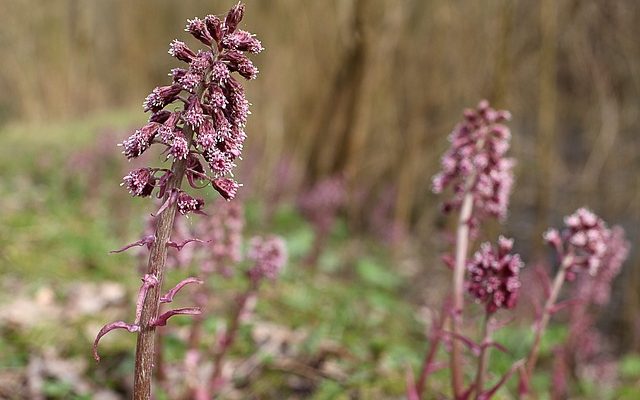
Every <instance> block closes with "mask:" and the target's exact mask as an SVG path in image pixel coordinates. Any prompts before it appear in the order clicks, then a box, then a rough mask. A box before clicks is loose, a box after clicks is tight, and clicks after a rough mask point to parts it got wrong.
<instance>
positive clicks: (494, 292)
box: [467, 236, 524, 313]
mask: <svg viewBox="0 0 640 400" xmlns="http://www.w3.org/2000/svg"><path fill="white" fill-rule="evenodd" d="M512 249H513V239H506V238H505V237H503V236H500V238H499V239H498V245H497V247H495V248H494V247H493V246H491V244H490V243H489V242H485V243H483V244H482V245H481V246H480V249H479V250H478V251H477V252H476V253H475V254H474V256H473V258H472V259H471V261H470V262H469V264H468V265H467V270H468V271H469V278H468V281H467V290H468V291H469V293H470V294H471V295H472V296H473V297H474V298H475V299H476V301H478V302H479V303H483V304H485V306H486V309H487V312H488V313H494V312H496V311H497V310H498V309H500V308H513V307H515V305H516V302H517V301H518V292H519V290H520V286H521V283H520V278H519V274H520V268H522V267H523V266H524V264H523V262H522V261H521V260H520V256H519V255H518V254H512V253H511V250H512Z"/></svg>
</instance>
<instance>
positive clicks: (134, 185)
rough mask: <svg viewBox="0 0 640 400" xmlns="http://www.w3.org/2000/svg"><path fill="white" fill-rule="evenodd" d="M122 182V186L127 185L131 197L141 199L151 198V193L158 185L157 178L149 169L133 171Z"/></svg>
mask: <svg viewBox="0 0 640 400" xmlns="http://www.w3.org/2000/svg"><path fill="white" fill-rule="evenodd" d="M122 180H123V182H122V183H121V186H122V185H127V189H128V190H129V193H131V195H133V196H140V197H147V196H151V192H152V191H153V188H154V186H155V183H156V178H155V177H154V176H153V173H152V171H151V169H149V168H140V169H136V170H133V171H131V172H129V174H128V175H126V176H125V177H124V178H122Z"/></svg>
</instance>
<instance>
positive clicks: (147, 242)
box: [109, 235, 156, 253]
mask: <svg viewBox="0 0 640 400" xmlns="http://www.w3.org/2000/svg"><path fill="white" fill-rule="evenodd" d="M155 240H156V237H155V235H147V236H145V237H143V238H142V239H140V240H138V241H137V242H133V243H131V244H128V245H126V246H124V247H123V248H121V249H118V250H111V251H110V252H109V253H122V252H123V251H126V250H129V249H130V248H132V247H136V246H147V248H151V245H152V244H153V242H154V241H155Z"/></svg>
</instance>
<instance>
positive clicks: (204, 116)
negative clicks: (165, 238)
mask: <svg viewBox="0 0 640 400" xmlns="http://www.w3.org/2000/svg"><path fill="white" fill-rule="evenodd" d="M243 15H244V5H243V4H240V3H238V4H237V5H236V6H234V7H233V8H232V9H231V10H230V11H229V12H228V13H227V15H226V17H225V18H224V20H223V19H221V18H219V17H217V16H215V15H208V16H206V17H205V18H204V19H203V20H201V19H199V18H194V19H192V20H188V21H187V27H186V29H185V30H186V31H187V32H189V33H190V34H191V35H192V36H193V37H195V38H196V39H197V40H199V41H200V42H201V43H202V44H203V45H204V46H205V48H204V49H201V50H192V49H191V48H189V46H187V44H185V43H184V42H181V41H179V40H174V41H173V42H172V43H171V45H170V47H169V54H170V55H172V56H173V57H175V58H177V59H178V60H180V61H182V62H185V63H187V64H188V65H187V67H186V68H174V69H172V70H171V73H170V74H169V75H170V76H171V78H172V83H171V84H170V85H165V86H158V87H156V88H155V89H153V91H152V92H151V93H150V94H149V95H148V96H147V98H146V99H145V101H144V104H143V108H144V111H149V112H151V113H152V115H151V117H150V118H149V122H148V123H147V124H146V125H145V126H143V127H142V128H140V129H139V130H136V131H135V132H134V133H133V134H132V135H131V136H130V137H129V138H127V139H125V140H124V141H123V142H122V144H121V146H122V147H123V153H124V155H125V156H126V157H127V158H128V159H132V158H136V157H139V156H140V155H141V154H143V153H144V152H145V151H146V150H147V149H149V148H150V147H151V146H152V145H154V144H158V145H160V146H164V147H165V153H166V154H167V157H171V158H173V160H176V161H177V160H187V161H186V163H187V170H186V175H187V178H188V180H189V183H190V184H191V186H193V187H197V188H201V187H202V186H203V185H202V183H204V184H205V185H206V184H208V183H211V185H212V186H213V188H214V189H215V190H216V191H218V192H219V193H220V195H221V196H222V197H223V198H225V199H227V200H229V199H232V198H233V197H234V196H235V195H236V192H237V190H238V188H239V187H240V186H241V185H239V184H238V183H237V182H236V181H235V180H233V179H232V178H230V177H229V176H232V175H233V169H234V167H235V160H236V159H238V158H239V157H240V155H241V153H242V147H243V143H244V140H245V138H246V134H245V131H244V129H245V125H246V122H247V116H248V115H249V113H250V112H249V102H248V101H247V99H246V97H245V92H244V88H243V87H242V84H241V83H240V82H239V81H238V80H237V79H236V78H235V77H234V75H235V73H237V74H238V75H240V76H242V77H243V78H245V79H254V78H256V76H257V74H258V69H257V68H256V67H255V65H254V64H253V63H252V62H251V60H250V59H249V58H248V57H247V55H246V54H245V53H259V52H261V51H262V50H263V48H262V44H261V43H260V41H259V40H258V39H256V38H255V37H254V35H252V34H250V33H249V32H246V31H243V30H240V29H238V24H239V23H240V21H241V20H242V17H243ZM174 103H179V104H178V105H177V106H174V108H173V109H172V110H171V111H169V110H166V109H165V108H166V107H167V106H170V105H173V104H174ZM205 165H207V166H208V167H209V168H208V171H207V170H206V169H205V167H204V166H205ZM169 173H170V172H169V171H168V170H166V169H152V168H142V169H138V170H135V171H132V172H130V173H129V174H128V175H127V176H125V177H124V184H125V185H126V186H127V189H129V192H130V193H131V194H132V195H134V196H142V197H145V196H151V194H152V192H153V190H154V189H155V188H159V193H158V196H159V197H163V196H164V195H165V194H166V190H165V189H166V184H167V182H168V180H169V179H168V176H167V175H168V174H169ZM160 174H161V175H162V176H158V175H160ZM163 177H165V178H164V179H163ZM175 201H177V203H178V209H179V211H180V212H181V213H182V214H187V213H190V212H194V211H195V212H197V211H200V210H201V208H202V206H203V202H202V200H201V199H198V198H194V197H192V196H190V195H188V194H186V193H184V192H180V193H178V195H177V196H175Z"/></svg>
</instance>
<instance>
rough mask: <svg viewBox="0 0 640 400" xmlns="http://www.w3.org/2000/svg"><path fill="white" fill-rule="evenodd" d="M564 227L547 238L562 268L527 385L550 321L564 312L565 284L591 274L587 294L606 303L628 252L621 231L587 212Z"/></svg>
mask: <svg viewBox="0 0 640 400" xmlns="http://www.w3.org/2000/svg"><path fill="white" fill-rule="evenodd" d="M564 223H565V226H564V228H563V229H562V230H557V229H549V230H548V231H547V232H545V234H544V239H545V241H546V242H547V243H548V244H550V245H551V246H552V247H553V249H554V250H555V252H556V254H557V257H558V259H559V263H560V266H559V268H558V272H557V273H556V276H555V278H554V280H553V284H552V285H551V287H550V288H547V300H546V302H545V305H544V307H543V309H542V311H541V315H540V317H539V319H538V321H536V324H535V326H534V331H535V336H534V341H533V345H532V346H531V350H530V352H529V356H528V357H527V363H526V380H527V381H530V380H531V377H532V375H533V372H534V370H535V367H536V363H537V361H538V354H539V351H540V342H541V339H542V336H543V335H544V332H545V330H546V327H547V325H548V323H549V319H550V318H551V316H552V315H553V314H554V313H555V312H556V311H557V310H558V309H560V308H561V305H559V304H557V301H558V297H559V295H560V290H561V289H562V286H563V284H564V282H565V281H573V280H574V279H575V278H576V276H577V274H580V273H588V274H589V275H590V276H591V279H590V282H588V283H587V284H585V283H583V285H586V286H585V287H588V288H589V289H586V290H588V291H589V292H591V291H592V290H593V292H591V293H584V294H585V295H588V296H596V297H595V298H594V299H598V300H600V301H601V300H603V299H606V298H607V295H608V292H606V287H608V286H609V285H610V284H611V280H612V279H613V277H614V276H615V275H616V274H617V272H618V271H619V269H620V267H621V265H622V262H623V261H624V259H625V258H626V255H627V252H628V244H627V243H626V241H625V240H624V234H623V232H622V231H621V228H616V229H615V230H614V231H613V232H612V230H610V229H609V228H607V225H606V224H605V222H604V221H603V220H602V219H601V218H600V217H598V216H597V215H595V214H594V213H593V212H591V211H589V210H588V209H586V208H580V209H578V210H577V211H576V212H575V213H573V214H571V215H569V216H567V217H565V219H564ZM585 278H587V277H585ZM603 285H604V287H605V289H604V290H605V291H603Z"/></svg>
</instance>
